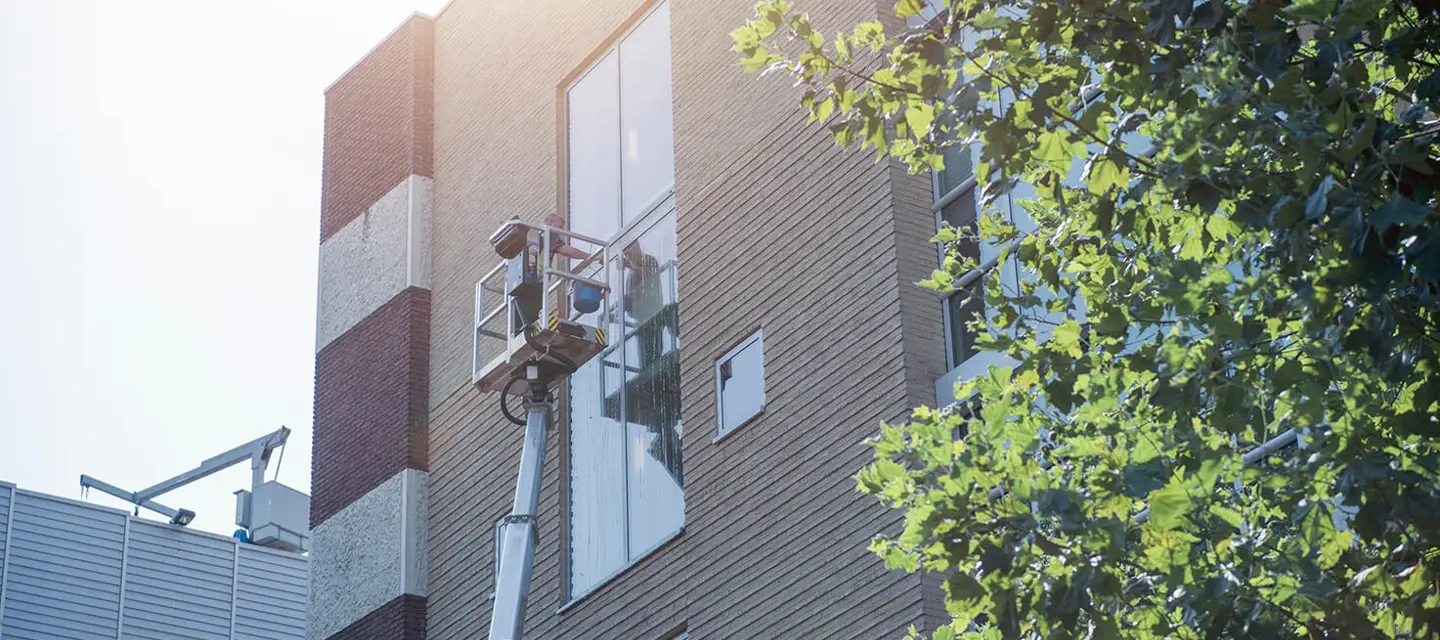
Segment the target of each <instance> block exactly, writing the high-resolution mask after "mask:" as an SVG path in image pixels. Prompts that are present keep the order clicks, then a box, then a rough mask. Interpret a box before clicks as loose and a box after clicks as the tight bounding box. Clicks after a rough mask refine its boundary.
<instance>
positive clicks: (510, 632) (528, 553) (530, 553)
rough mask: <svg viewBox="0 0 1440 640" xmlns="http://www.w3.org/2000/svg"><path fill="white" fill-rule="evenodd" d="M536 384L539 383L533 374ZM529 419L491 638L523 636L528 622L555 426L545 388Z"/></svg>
mask: <svg viewBox="0 0 1440 640" xmlns="http://www.w3.org/2000/svg"><path fill="white" fill-rule="evenodd" d="M531 384H532V385H535V386H537V387H538V386H540V385H539V384H538V383H537V382H535V381H534V380H533V379H532V380H531ZM531 395H532V396H535V397H532V398H531V402H530V409H529V412H528V414H527V416H526V418H525V444H524V449H523V450H522V451H521V453H520V477H519V479H518V480H517V481H516V483H515V504H514V506H513V507H512V508H511V512H510V516H509V517H507V518H505V520H504V523H505V524H504V527H505V532H504V534H503V535H502V536H501V537H500V541H501V548H500V573H499V576H498V577H497V578H496V580H495V608H494V609H493V610H492V612H491V616H490V640H519V639H520V637H521V633H522V632H523V631H524V627H525V599H526V598H527V597H528V596H529V595H530V572H531V569H532V568H533V565H534V560H535V538H536V537H537V536H538V534H537V533H536V529H535V515H536V512H537V511H539V510H540V477H541V475H542V473H543V472H544V466H545V440H546V437H547V435H548V431H549V426H550V400H549V398H548V397H547V396H546V395H545V391H544V390H543V388H541V390H540V391H538V392H536V393H532V394H531Z"/></svg>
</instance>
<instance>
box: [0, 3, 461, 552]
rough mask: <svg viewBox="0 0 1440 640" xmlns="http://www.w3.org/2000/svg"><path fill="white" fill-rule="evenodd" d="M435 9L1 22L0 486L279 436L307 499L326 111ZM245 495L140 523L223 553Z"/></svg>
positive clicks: (163, 467)
mask: <svg viewBox="0 0 1440 640" xmlns="http://www.w3.org/2000/svg"><path fill="white" fill-rule="evenodd" d="M443 5H444V1H443V0H249V1H247V2H218V1H214V0H0V481H4V482H10V483H14V484H16V485H18V486H19V487H20V488H22V489H29V490H33V491H40V492H44V493H51V494H55V495H59V496H63V497H67V498H77V499H78V498H80V497H81V496H80V488H79V477H80V475H81V474H88V475H91V476H94V477H96V478H99V479H101V480H104V481H107V482H109V483H111V484H115V485H118V486H120V487H122V488H125V489H127V490H138V489H142V488H144V487H147V486H150V485H152V484H154V483H156V482H159V481H161V480H164V479H166V478H169V477H171V476H174V475H178V474H180V473H183V472H185V471H188V470H189V469H191V468H193V467H195V466H198V465H199V464H200V462H201V461H203V460H205V459H206V458H209V457H211V456H214V455H216V454H219V453H222V452H224V451H227V450H229V449H231V448H233V447H235V446H237V445H240V444H243V443H245V442H248V441H250V440H252V439H254V438H257V437H260V436H262V435H264V434H266V433H269V432H271V431H274V430H275V429H278V428H279V427H280V426H281V425H284V426H288V427H289V428H290V429H291V430H292V431H293V433H292V434H291V436H290V439H289V444H288V446H287V447H286V448H285V452H284V455H283V458H281V459H280V460H279V461H278V462H279V469H278V479H279V480H280V482H282V483H284V484H287V485H290V486H292V487H295V488H298V489H301V490H303V491H306V492H308V491H309V486H310V438H311V430H310V427H311V413H312V399H313V390H314V377H313V374H314V357H315V356H314V351H315V290H316V265H317V260H318V253H317V251H318V242H319V217H320V175H321V157H322V144H323V139H324V90H325V88H326V87H327V86H329V84H330V83H331V82H333V81H334V80H335V79H337V78H339V77H340V76H341V75H342V74H343V73H344V72H345V71H346V70H347V69H348V68H349V67H350V66H351V65H352V64H354V63H355V62H356V61H357V60H359V59H360V58H361V57H362V56H364V55H365V53H366V52H368V51H369V50H370V48H371V47H373V46H374V45H375V44H376V43H378V42H379V41H380V40H381V39H382V38H384V37H385V35H386V34H388V33H389V32H390V31H391V30H392V29H394V28H395V27H396V26H398V25H399V24H400V23H401V22H402V21H403V20H404V19H405V18H406V17H407V16H408V15H410V13H411V12H413V11H421V12H424V13H429V14H432V15H433V14H434V13H435V12H437V11H438V10H439V9H440V8H441V7H442V6H443ZM275 463H276V460H272V462H271V469H272V474H273V473H274V471H275V468H276V464H275ZM249 485H250V472H249V466H248V465H245V464H242V465H238V466H236V467H234V468H232V469H230V470H229V471H227V472H223V473H220V474H217V475H215V476H211V477H210V478H208V479H205V480H202V481H199V482H197V483H195V484H192V485H190V486H188V487H186V488H184V489H181V490H177V491H175V492H173V493H171V494H168V495H166V496H165V497H163V498H161V499H160V500H159V501H160V502H161V503H163V504H166V505H168V506H171V507H179V508H187V509H192V510H194V511H195V512H196V513H197V518H196V521H195V523H194V524H193V525H192V526H193V527H196V528H199V529H202V530H205V531H211V532H216V533H222V534H227V535H228V534H229V533H231V532H232V531H234V529H235V526H234V524H233V520H234V498H233V496H232V495H231V494H232V492H233V491H235V490H237V489H248V488H249ZM89 500H90V501H91V502H95V503H99V504H105V505H109V506H115V507H122V508H123V507H125V506H126V505H125V503H124V502H122V501H119V500H116V499H112V498H109V497H108V496H104V495H103V494H100V493H99V492H98V491H96V492H91V495H90V497H89ZM141 515H142V516H144V517H150V518H156V519H163V518H161V517H160V516H158V515H157V514H153V513H149V512H145V511H142V513H141Z"/></svg>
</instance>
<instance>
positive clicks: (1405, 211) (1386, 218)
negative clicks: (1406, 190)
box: [1370, 196, 1430, 232]
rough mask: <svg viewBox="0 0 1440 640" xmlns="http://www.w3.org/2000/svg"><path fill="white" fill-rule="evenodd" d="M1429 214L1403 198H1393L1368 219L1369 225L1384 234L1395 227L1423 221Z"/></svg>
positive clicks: (1421, 207) (1423, 206) (1424, 208)
mask: <svg viewBox="0 0 1440 640" xmlns="http://www.w3.org/2000/svg"><path fill="white" fill-rule="evenodd" d="M1429 214H1430V209H1429V208H1427V207H1426V206H1425V205H1422V204H1420V203H1418V202H1415V201H1414V200H1411V199H1409V198H1406V197H1405V196H1394V197H1392V198H1390V200H1388V201H1386V202H1385V204H1383V205H1381V206H1380V209H1379V210H1377V211H1376V212H1375V215H1374V216H1373V217H1371V218H1370V224H1371V225H1373V226H1374V227H1375V229H1376V230H1378V231H1381V232H1384V231H1386V230H1388V229H1389V228H1390V227H1393V226H1395V225H1401V224H1404V225H1413V224H1417V223H1419V222H1420V221H1422V220H1424V219H1425V217H1426V216H1428V215H1429Z"/></svg>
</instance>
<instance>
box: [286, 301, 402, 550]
mask: <svg viewBox="0 0 1440 640" xmlns="http://www.w3.org/2000/svg"><path fill="white" fill-rule="evenodd" d="M429 349H430V292H429V291H426V290H425V289H420V288H418V287H411V288H409V289H406V290H405V291H404V292H402V293H401V294H400V295H398V296H395V297H394V298H392V299H391V300H390V302H387V303H385V305H383V306H381V307H380V308H379V309H378V310H376V311H375V312H374V313H372V314H370V315H369V316H368V317H366V318H365V319H364V320H361V321H360V324H358V325H355V327H354V328H352V329H350V330H349V331H347V332H345V335H343V336H341V337H339V338H338V339H336V340H335V341H334V342H331V343H330V344H329V345H328V346H326V347H325V348H324V349H322V350H321V351H320V353H319V354H318V355H317V356H316V357H315V445H314V452H313V454H312V456H311V465H310V477H311V486H312V493H313V494H314V495H313V497H312V498H311V500H310V526H312V527H313V526H315V525H317V524H319V523H321V522H324V521H325V519H326V518H329V517H330V516H331V515H333V514H334V513H335V512H337V511H339V510H340V509H343V508H345V505H348V504H350V503H351V502H354V501H355V499H357V498H359V497H360V496H362V495H365V493H366V492H368V491H370V490H371V489H374V488H375V487H377V486H379V485H380V483H382V482H384V481H385V480H387V479H389V478H390V477H391V476H393V475H395V474H396V473H399V472H400V471H401V470H403V469H422V470H426V469H428V468H429V463H428V453H429V443H428V440H427V437H428V434H429V429H428V428H427V426H426V425H427V422H428V414H427V412H426V408H425V401H426V398H427V397H428V393H429V385H428V369H427V366H428V365H427V360H428V358H429Z"/></svg>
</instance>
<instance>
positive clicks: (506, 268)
mask: <svg viewBox="0 0 1440 640" xmlns="http://www.w3.org/2000/svg"><path fill="white" fill-rule="evenodd" d="M572 241H578V242H583V243H587V244H590V245H592V246H598V247H599V248H598V249H596V250H594V251H593V252H589V253H586V254H585V257H583V258H580V259H578V260H577V263H576V264H575V265H573V266H571V267H568V268H564V267H556V266H553V264H552V263H555V262H558V261H559V260H557V259H553V258H552V255H553V254H554V253H555V251H556V249H557V248H558V246H559V245H560V244H561V243H565V244H568V243H569V242H572ZM490 242H491V244H492V245H493V246H494V247H495V251H496V253H498V254H500V257H501V258H502V259H503V260H504V261H503V262H501V264H500V265H498V266H496V267H495V268H494V269H492V270H490V272H489V273H487V274H486V276H485V277H484V278H483V279H481V281H480V282H479V283H477V284H476V287H475V296H476V301H475V315H476V318H475V342H476V344H475V358H476V359H475V365H476V366H475V371H474V383H475V384H476V385H477V386H478V387H480V389H481V390H482V391H497V390H498V391H499V392H500V409H501V411H502V412H503V413H504V414H505V416H506V418H508V419H509V420H510V421H512V422H515V423H517V424H524V425H525V440H524V445H523V448H522V450H521V454H520V474H519V478H518V480H517V481H516V484H515V502H514V504H513V505H512V507H511V511H510V515H509V516H507V517H505V518H503V519H501V521H500V522H499V523H497V526H496V534H497V535H496V541H495V544H496V555H497V558H498V562H497V571H496V576H495V596H494V608H493V609H492V611H491V617H490V640H518V639H519V638H520V637H521V636H522V634H523V633H524V626H525V601H526V598H527V597H528V596H529V594H530V577H531V570H532V568H533V566H534V560H535V540H536V538H537V537H538V533H537V532H536V527H535V518H536V513H537V512H538V511H539V506H540V479H541V477H542V475H543V472H544V464H545V442H546V440H547V439H548V436H549V429H550V411H551V407H552V406H553V404H554V396H553V395H551V393H550V386H551V384H552V383H555V382H558V381H560V380H562V379H564V378H565V377H566V376H569V375H570V374H572V373H574V372H575V370H576V369H577V368H579V367H580V366H581V365H583V364H585V362H586V361H588V360H590V359H591V358H593V357H595V356H596V355H597V354H599V353H600V352H601V351H602V350H604V348H605V343H606V341H605V331H604V329H603V328H601V327H599V326H595V325H592V324H589V323H587V322H585V318H586V317H587V316H589V317H596V318H598V314H596V311H597V310H601V309H605V308H607V307H606V304H605V299H606V298H607V297H608V295H609V291H610V288H609V286H608V285H606V284H605V283H606V282H608V281H609V278H607V277H606V274H605V270H606V269H608V268H609V263H608V256H607V253H606V249H605V243H604V242H602V241H601V240H598V239H596V238H590V237H586V236H583V235H579V234H576V233H572V232H569V231H566V230H564V229H560V228H556V227H551V226H548V225H533V224H528V223H524V222H521V221H519V220H511V221H509V222H506V223H505V224H503V225H501V227H500V229H499V230H497V231H496V232H495V233H494V234H493V235H491V236H490ZM501 273H504V274H505V281H504V282H505V285H504V287H502V288H496V287H494V286H493V285H491V284H490V281H492V280H494V279H495V278H496V276H497V275H499V274H501ZM596 273H598V277H590V276H586V275H581V274H591V276H594V275H595V274H596ZM566 285H569V287H570V289H568V290H567V289H566V288H565V287H566ZM585 288H588V290H585ZM487 292H489V293H492V294H499V298H498V302H497V304H496V305H495V306H494V308H493V309H492V308H487V306H486V296H485V294H486V293H487ZM580 300H586V301H587V302H588V303H589V306H588V307H587V306H586V305H585V304H583V303H581V302H580ZM567 301H573V302H575V308H574V309H573V310H572V309H569V308H568V307H567V306H566V303H567ZM582 307H585V308H582ZM592 314H596V315H592ZM502 315H503V316H504V317H505V318H506V322H505V329H504V331H503V332H502V331H496V330H493V329H489V328H487V327H488V326H489V325H490V324H491V323H494V322H495V321H496V320H497V319H498V318H499V317H501V316H502ZM486 339H490V340H495V341H498V342H500V343H502V344H503V346H502V348H501V350H500V352H499V353H498V354H496V355H495V356H494V357H491V358H486V350H485V349H484V344H485V343H484V341H485V340H486ZM482 362H484V363H485V364H484V365H483V366H482V365H481V363H482ZM520 384H523V385H524V386H525V392H524V394H523V395H522V398H523V399H524V402H525V405H526V416H525V418H524V419H523V420H521V419H520V418H519V417H518V416H516V415H514V414H512V413H511V412H510V408H509V405H508V404H507V403H506V397H507V395H508V394H509V392H510V389H511V388H512V387H514V386H516V385H520Z"/></svg>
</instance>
